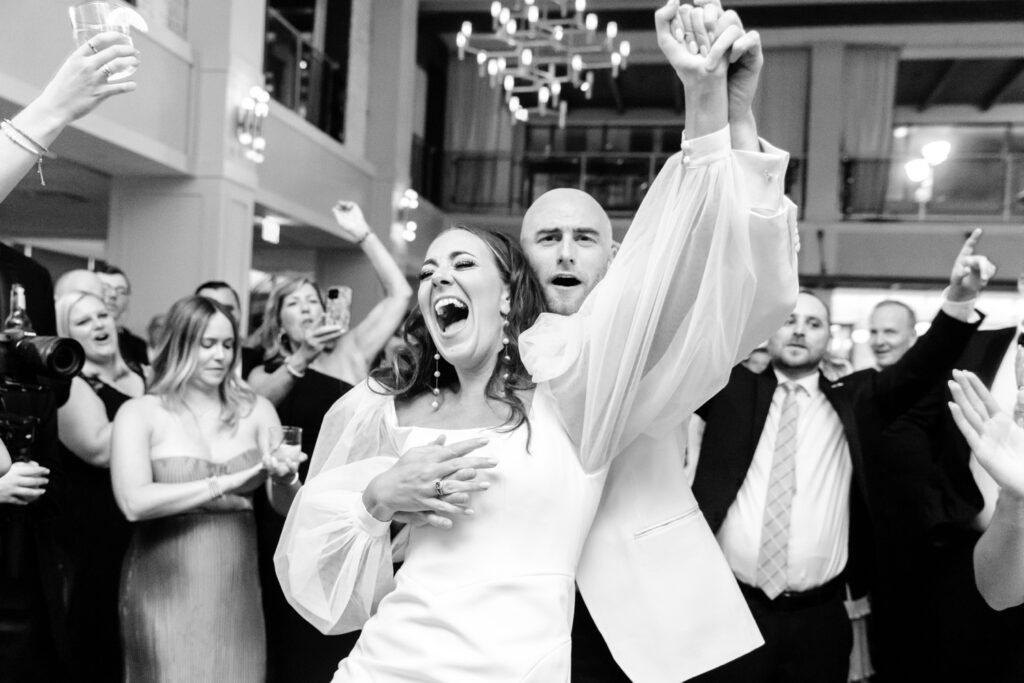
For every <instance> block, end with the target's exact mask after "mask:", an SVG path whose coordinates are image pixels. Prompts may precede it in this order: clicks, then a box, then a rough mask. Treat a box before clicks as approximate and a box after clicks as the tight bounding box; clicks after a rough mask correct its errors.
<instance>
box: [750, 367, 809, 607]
mask: <svg viewBox="0 0 1024 683" xmlns="http://www.w3.org/2000/svg"><path fill="white" fill-rule="evenodd" d="M780 387H781V388H782V389H783V390H784V391H785V392H786V398H785V400H784V401H783V402H782V416H781V417H780V418H779V434H778V436H777V437H776V439H775V455H774V457H773V458H772V470H771V474H770V476H769V478H768V497H767V499H766V501H765V508H764V521H763V522H762V527H761V550H760V552H759V553H758V555H757V585H758V587H759V588H761V590H763V591H764V593H765V595H767V596H768V597H769V598H772V599H775V597H776V596H777V595H778V594H779V593H781V592H782V591H783V590H784V589H785V588H786V567H787V565H788V561H787V560H788V558H787V554H788V550H789V519H790V517H791V516H792V513H793V494H794V493H796V425H797V420H798V419H799V417H800V406H799V405H798V404H797V402H796V400H797V393H798V392H799V390H801V389H802V388H803V387H801V386H800V385H799V384H797V383H796V382H783V383H782V384H781V385H780Z"/></svg>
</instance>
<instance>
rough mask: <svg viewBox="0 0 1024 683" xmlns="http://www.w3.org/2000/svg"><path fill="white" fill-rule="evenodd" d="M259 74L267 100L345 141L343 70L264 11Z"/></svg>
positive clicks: (280, 18) (275, 13)
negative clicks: (263, 45)
mask: <svg viewBox="0 0 1024 683" xmlns="http://www.w3.org/2000/svg"><path fill="white" fill-rule="evenodd" d="M263 54H264V56H263V72H264V78H265V80H266V89H267V91H268V92H269V93H270V95H271V97H273V98H274V99H275V100H277V101H278V102H280V103H281V104H283V105H284V106H286V107H288V108H289V109H291V110H292V111H294V112H296V113H298V114H299V116H301V117H303V118H304V119H306V120H307V121H309V122H310V123H312V124H313V125H314V126H316V127H317V128H319V129H320V130H322V131H324V132H325V133H327V134H328V135H330V136H331V137H333V138H336V139H338V140H344V139H345V92H346V89H345V85H346V83H345V79H346V74H345V70H344V69H342V68H341V65H340V64H339V63H338V62H337V61H336V60H334V59H331V58H330V57H328V56H327V55H325V54H324V53H323V52H321V51H320V50H318V49H316V48H315V47H313V45H312V44H311V43H310V41H309V39H308V38H306V37H305V35H303V34H302V33H301V32H300V31H299V30H298V29H296V28H295V27H294V26H292V25H291V24H290V23H289V22H288V20H287V19H285V18H284V17H283V16H281V14H280V13H279V12H278V11H277V10H275V9H272V8H267V24H266V49H265V50H264V53H263Z"/></svg>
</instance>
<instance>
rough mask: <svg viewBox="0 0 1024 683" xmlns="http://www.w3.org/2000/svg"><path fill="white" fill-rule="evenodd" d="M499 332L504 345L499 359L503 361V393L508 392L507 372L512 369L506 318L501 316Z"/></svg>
mask: <svg viewBox="0 0 1024 683" xmlns="http://www.w3.org/2000/svg"><path fill="white" fill-rule="evenodd" d="M501 333H502V337H501V343H502V345H503V346H504V349H503V350H502V354H503V355H502V357H501V359H502V360H503V361H504V362H505V372H504V373H502V375H501V379H502V381H503V382H504V384H505V393H506V394H507V393H508V392H509V388H508V372H509V370H511V369H512V357H511V356H509V355H508V343H509V342H508V318H504V317H503V318H502V320H501Z"/></svg>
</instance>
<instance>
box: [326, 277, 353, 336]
mask: <svg viewBox="0 0 1024 683" xmlns="http://www.w3.org/2000/svg"><path fill="white" fill-rule="evenodd" d="M351 306H352V289H351V288H350V287H331V288H329V289H328V290H327V309H326V311H325V315H326V318H327V324H328V325H338V326H339V327H341V330H342V332H348V326H349V317H350V315H351V313H350V311H349V309H350V308H351Z"/></svg>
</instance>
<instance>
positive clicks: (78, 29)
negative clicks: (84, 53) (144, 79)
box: [68, 2, 147, 81]
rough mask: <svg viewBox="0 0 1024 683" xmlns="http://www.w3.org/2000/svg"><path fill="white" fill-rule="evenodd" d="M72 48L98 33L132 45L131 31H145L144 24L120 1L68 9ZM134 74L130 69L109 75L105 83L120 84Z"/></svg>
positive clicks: (86, 3)
mask: <svg viewBox="0 0 1024 683" xmlns="http://www.w3.org/2000/svg"><path fill="white" fill-rule="evenodd" d="M68 15H69V16H70V17H71V29H72V33H73V35H74V38H75V45H78V46H79V47H81V46H82V45H85V44H86V43H87V42H89V41H90V40H92V39H93V38H94V37H96V36H97V35H99V34H101V33H106V32H110V31H112V32H114V33H121V34H123V35H124V42H125V43H127V44H128V45H132V46H133V47H134V44H133V43H132V36H131V30H132V28H136V29H139V30H141V31H146V30H147V26H146V21H145V19H143V18H142V15H140V14H139V13H138V12H136V11H135V10H134V9H132V8H131V7H128V6H127V5H122V4H121V3H119V2H83V3H80V4H78V5H72V6H71V7H69V8H68ZM133 73H135V67H134V66H129V67H125V68H123V69H120V70H118V71H114V72H112V73H111V74H110V75H109V76H108V77H107V80H108V81H119V80H123V79H125V78H128V77H129V76H131V75H132V74H133Z"/></svg>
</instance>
